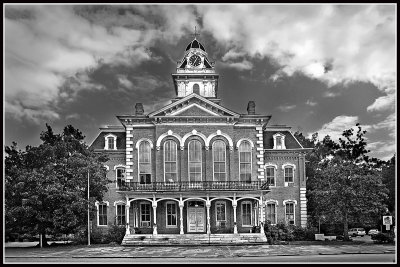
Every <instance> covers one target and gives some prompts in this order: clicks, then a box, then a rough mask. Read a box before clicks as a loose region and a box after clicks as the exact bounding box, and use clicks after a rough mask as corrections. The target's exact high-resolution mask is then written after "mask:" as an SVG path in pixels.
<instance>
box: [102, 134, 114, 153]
mask: <svg viewBox="0 0 400 267" xmlns="http://www.w3.org/2000/svg"><path fill="white" fill-rule="evenodd" d="M109 138H113V139H114V141H113V142H114V148H113V149H109V148H108V140H109ZM104 149H105V150H117V136H116V135H114V134H111V133H109V134H107V135H106V136H104Z"/></svg>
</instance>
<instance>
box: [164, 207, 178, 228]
mask: <svg viewBox="0 0 400 267" xmlns="http://www.w3.org/2000/svg"><path fill="white" fill-rule="evenodd" d="M168 204H174V205H175V214H176V220H175V225H168V208H167V205H168ZM165 227H166V228H178V208H177V205H176V201H167V202H165Z"/></svg>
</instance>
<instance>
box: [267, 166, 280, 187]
mask: <svg viewBox="0 0 400 267" xmlns="http://www.w3.org/2000/svg"><path fill="white" fill-rule="evenodd" d="M271 167H272V168H274V169H275V171H274V185H270V187H276V173H277V171H278V165H276V164H275V163H270V162H268V163H267V164H265V165H264V170H265V172H264V173H265V180H266V179H267V168H271Z"/></svg>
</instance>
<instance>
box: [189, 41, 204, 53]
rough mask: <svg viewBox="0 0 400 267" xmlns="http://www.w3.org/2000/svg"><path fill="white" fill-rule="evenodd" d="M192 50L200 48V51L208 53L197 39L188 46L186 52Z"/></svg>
mask: <svg viewBox="0 0 400 267" xmlns="http://www.w3.org/2000/svg"><path fill="white" fill-rule="evenodd" d="M191 48H199V49H201V50H203V51H204V52H206V50H205V49H204V46H203V45H202V44H201V43H200V42H199V41H197V39H196V38H195V39H194V40H193V41H191V42H190V43H189V44H188V46H187V47H186V50H185V51H188V50H189V49H191Z"/></svg>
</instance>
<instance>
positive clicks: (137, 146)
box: [135, 138, 153, 149]
mask: <svg viewBox="0 0 400 267" xmlns="http://www.w3.org/2000/svg"><path fill="white" fill-rule="evenodd" d="M143 141H147V142H149V144H150V149H153V142H152V141H151V140H150V139H149V138H140V139H139V140H138V141H137V142H136V146H135V147H136V149H139V145H140V143H141V142H143Z"/></svg>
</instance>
